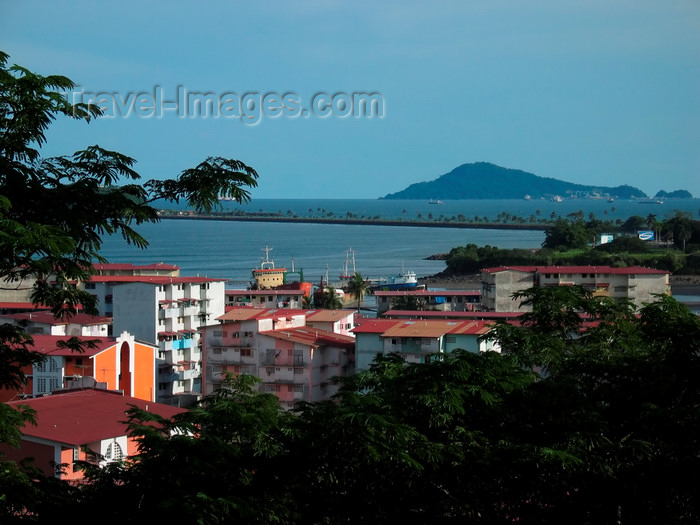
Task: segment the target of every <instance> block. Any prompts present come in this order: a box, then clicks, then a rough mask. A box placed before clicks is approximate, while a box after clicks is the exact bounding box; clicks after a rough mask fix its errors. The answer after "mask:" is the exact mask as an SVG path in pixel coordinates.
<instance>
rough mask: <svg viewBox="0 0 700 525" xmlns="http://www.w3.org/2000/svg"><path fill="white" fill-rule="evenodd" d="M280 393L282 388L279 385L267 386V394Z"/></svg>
mask: <svg viewBox="0 0 700 525" xmlns="http://www.w3.org/2000/svg"><path fill="white" fill-rule="evenodd" d="M279 391H280V386H279V385H265V392H267V393H268V394H270V393H273V392H279Z"/></svg>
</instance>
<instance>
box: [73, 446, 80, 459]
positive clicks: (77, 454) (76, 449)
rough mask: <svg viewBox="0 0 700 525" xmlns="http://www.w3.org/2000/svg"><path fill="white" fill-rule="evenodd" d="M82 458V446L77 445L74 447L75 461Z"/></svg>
mask: <svg viewBox="0 0 700 525" xmlns="http://www.w3.org/2000/svg"><path fill="white" fill-rule="evenodd" d="M79 459H80V448H78V447H75V448H74V449H73V461H78V460H79Z"/></svg>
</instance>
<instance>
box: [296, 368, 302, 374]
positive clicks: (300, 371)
mask: <svg viewBox="0 0 700 525" xmlns="http://www.w3.org/2000/svg"><path fill="white" fill-rule="evenodd" d="M294 373H295V374H303V373H304V369H303V368H295V369H294Z"/></svg>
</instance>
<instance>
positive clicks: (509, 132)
mask: <svg viewBox="0 0 700 525" xmlns="http://www.w3.org/2000/svg"><path fill="white" fill-rule="evenodd" d="M0 49H2V50H3V51H5V52H6V53H8V54H9V55H10V59H9V61H10V63H11V64H12V63H15V64H19V65H21V66H24V67H26V68H27V69H29V70H31V71H34V72H36V73H39V74H42V75H49V74H61V75H65V76H67V77H69V78H70V79H72V80H73V81H74V83H75V84H76V88H75V89H74V90H73V91H72V92H70V93H68V94H67V96H69V97H70V98H71V99H72V100H76V101H77V100H80V99H82V100H83V101H84V102H87V101H92V102H93V103H96V104H97V105H100V106H101V107H102V108H103V110H104V113H105V116H103V117H101V118H99V119H96V120H94V121H92V122H90V123H89V124H86V123H84V122H82V121H74V120H71V119H58V120H57V121H56V122H55V123H54V124H53V125H52V126H51V128H50V130H49V133H48V135H47V137H48V141H47V144H46V145H45V147H44V148H43V151H42V153H43V154H44V155H45V156H56V155H67V154H71V153H73V152H74V151H77V150H80V149H82V148H84V147H86V146H88V145H93V144H99V145H100V146H102V147H104V148H107V149H110V150H116V151H119V152H121V153H124V154H126V155H129V156H131V157H133V158H135V159H136V160H137V161H138V162H137V164H136V169H137V171H138V172H139V173H140V174H141V175H142V177H143V178H144V180H148V179H154V178H166V177H175V176H177V175H178V174H180V173H181V172H182V171H183V170H185V169H188V168H191V167H194V166H196V165H197V164H198V163H200V162H201V161H203V160H204V159H206V158H207V157H209V156H221V157H227V158H235V159H238V160H241V161H243V162H244V163H246V164H247V165H249V166H252V167H254V168H255V169H256V170H257V172H258V174H259V180H258V187H257V188H254V189H253V190H252V192H251V193H252V196H253V199H255V198H319V199H321V198H339V199H342V198H370V199H374V198H378V197H381V196H383V195H386V194H388V193H393V192H396V191H400V190H402V189H403V188H405V187H406V186H408V185H410V184H412V183H415V182H422V181H429V180H434V179H436V178H437V177H439V176H440V175H442V174H444V173H447V172H449V171H451V170H452V169H454V168H455V167H457V166H459V165H461V164H464V163H471V162H482V161H483V162H492V163H494V164H497V165H499V166H504V167H508V168H514V169H520V170H524V171H528V172H531V173H534V174H535V175H539V176H542V177H553V178H556V179H561V180H566V181H569V182H575V183H581V184H590V185H604V186H617V185H622V184H629V185H632V186H635V187H637V188H639V189H641V190H642V191H644V192H646V193H647V194H649V195H650V196H652V195H654V194H656V192H657V191H659V190H665V191H672V190H676V189H686V190H688V191H690V192H691V193H692V194H693V196H695V197H700V176H698V175H699V174H700V2H698V1H697V0H672V1H670V2H658V0H604V1H602V0H601V1H599V0H570V1H567V2H562V1H560V0H558V1H555V0H552V1H545V0H541V1H540V0H531V1H528V2H522V1H521V0H472V1H467V2H465V1H454V2H450V1H445V2H413V1H384V2H376V1H375V2H365V1H354V2H340V1H332V0H327V1H320V0H319V1H315V0H311V1H306V2H288V1H279V2H277V1H269V2H268V1H260V2H233V1H214V0H212V1H208V2H182V1H161V2H158V1H152V2H132V1H129V0H125V1H121V2H94V1H89V2H88V1H80V0H78V1H72V2H65V3H64V2H56V1H55V0H51V1H48V0H42V1H30V0H3V1H2V2H1V3H0ZM98 95H99V97H98Z"/></svg>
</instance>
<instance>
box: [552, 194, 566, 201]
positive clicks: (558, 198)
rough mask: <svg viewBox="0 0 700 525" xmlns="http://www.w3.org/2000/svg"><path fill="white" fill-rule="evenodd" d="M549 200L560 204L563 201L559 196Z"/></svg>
mask: <svg viewBox="0 0 700 525" xmlns="http://www.w3.org/2000/svg"><path fill="white" fill-rule="evenodd" d="M550 200H552V201H553V202H562V201H563V200H564V199H563V198H561V197H560V196H559V195H555V196H554V197H552V198H551V199H550Z"/></svg>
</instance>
